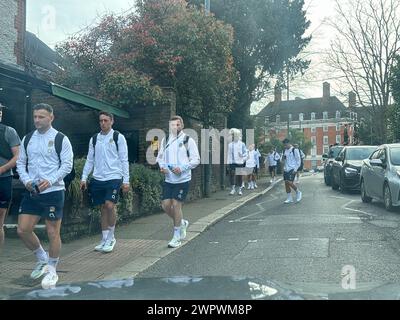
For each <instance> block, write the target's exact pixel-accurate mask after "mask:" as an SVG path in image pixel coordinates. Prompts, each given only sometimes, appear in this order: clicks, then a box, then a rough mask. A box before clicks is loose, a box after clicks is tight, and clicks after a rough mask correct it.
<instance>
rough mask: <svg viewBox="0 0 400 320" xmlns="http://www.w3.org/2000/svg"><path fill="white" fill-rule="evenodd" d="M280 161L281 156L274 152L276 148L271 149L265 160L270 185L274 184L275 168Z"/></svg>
mask: <svg viewBox="0 0 400 320" xmlns="http://www.w3.org/2000/svg"><path fill="white" fill-rule="evenodd" d="M280 160H281V156H280V155H279V153H278V152H276V148H271V150H270V152H269V153H268V154H267V157H266V158H265V165H266V166H268V171H269V173H270V175H271V181H270V183H274V182H275V177H276V168H277V165H278V161H280Z"/></svg>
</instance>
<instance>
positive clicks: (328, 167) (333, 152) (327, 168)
mask: <svg viewBox="0 0 400 320" xmlns="http://www.w3.org/2000/svg"><path fill="white" fill-rule="evenodd" d="M343 148H344V147H343V146H333V147H331V148H330V149H329V153H328V154H323V155H322V158H323V159H324V181H325V184H326V185H327V186H330V185H331V175H332V165H333V162H334V161H335V158H336V157H337V156H338V155H339V153H340V151H342V150H343Z"/></svg>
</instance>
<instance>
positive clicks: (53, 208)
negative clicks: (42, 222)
mask: <svg viewBox="0 0 400 320" xmlns="http://www.w3.org/2000/svg"><path fill="white" fill-rule="evenodd" d="M64 199H65V193H64V190H61V191H53V192H49V193H42V194H32V193H30V192H26V193H25V194H24V197H23V198H22V201H21V207H20V209H19V213H20V214H32V215H35V216H40V217H42V218H44V219H46V220H60V219H62V217H63V209H64Z"/></svg>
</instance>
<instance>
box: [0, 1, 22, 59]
mask: <svg viewBox="0 0 400 320" xmlns="http://www.w3.org/2000/svg"><path fill="white" fill-rule="evenodd" d="M24 2H25V1H22V0H18V1H17V0H2V1H0V16H1V19H0V61H1V62H3V63H7V64H13V65H17V64H18V62H21V61H20V58H21V56H19V54H18V55H17V52H18V50H17V48H18V47H22V48H23V42H22V43H20V44H18V45H17V43H18V41H21V36H20V35H21V32H20V31H21V28H24V29H23V30H25V22H22V20H24V19H23V17H22V16H21V14H22V13H23V12H22V10H21V7H22V4H24ZM17 56H19V58H17Z"/></svg>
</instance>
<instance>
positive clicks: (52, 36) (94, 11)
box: [27, 0, 346, 113]
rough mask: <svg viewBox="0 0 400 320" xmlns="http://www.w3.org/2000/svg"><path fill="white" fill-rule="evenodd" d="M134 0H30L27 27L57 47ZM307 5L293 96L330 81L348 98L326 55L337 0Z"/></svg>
mask: <svg viewBox="0 0 400 320" xmlns="http://www.w3.org/2000/svg"><path fill="white" fill-rule="evenodd" d="M134 3H135V1H134V0H27V30H28V31H30V32H32V33H34V34H35V35H36V36H38V37H39V38H40V39H41V40H42V41H43V42H45V43H46V44H47V45H48V46H50V47H51V48H54V46H55V45H56V44H57V43H58V42H62V41H63V40H65V39H67V38H68V36H71V35H73V34H74V33H76V32H79V31H81V30H83V29H85V28H87V27H88V26H90V25H93V24H95V22H96V21H98V18H99V16H102V15H104V14H106V13H123V12H126V11H128V10H130V9H131V8H132V7H133V6H134ZM211 7H212V0H211ZM304 8H305V9H306V12H307V18H308V19H309V20H310V22H311V25H310V28H309V30H308V31H307V33H306V35H310V34H311V35H312V40H311V42H310V44H309V46H308V47H307V48H306V50H305V52H304V55H306V57H307V58H308V59H311V61H312V62H311V65H310V68H309V70H308V71H307V73H306V74H305V76H304V77H298V78H297V79H296V80H295V81H293V82H292V83H290V87H291V89H290V92H289V94H290V99H294V98H295V97H300V98H312V97H320V96H322V83H323V82H324V81H329V82H330V83H331V94H332V95H335V94H338V98H339V99H340V100H342V101H343V102H345V100H346V97H345V96H339V85H338V84H335V83H334V81H333V80H332V81H331V80H329V70H328V69H327V67H326V65H325V64H324V55H323V53H324V52H325V51H326V50H328V49H329V45H330V41H331V40H333V38H334V32H333V31H332V30H331V29H330V27H329V26H328V25H327V23H326V21H327V20H328V19H331V18H334V15H335V14H334V0H305V6H304ZM282 95H283V100H286V96H287V92H286V91H283V92H282ZM272 99H273V93H272V92H271V93H270V94H269V95H268V96H266V97H265V98H264V99H262V100H261V101H259V102H256V103H253V105H252V109H251V112H252V113H257V112H258V111H259V110H260V109H261V108H263V107H264V106H265V105H266V104H267V103H268V102H269V101H271V100H272Z"/></svg>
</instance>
